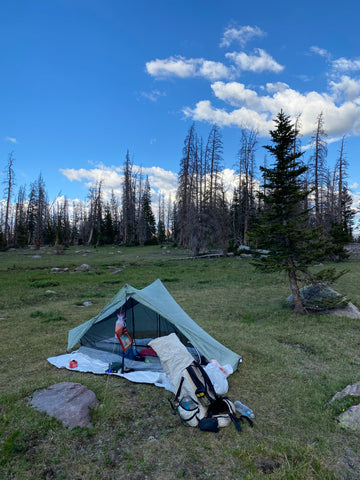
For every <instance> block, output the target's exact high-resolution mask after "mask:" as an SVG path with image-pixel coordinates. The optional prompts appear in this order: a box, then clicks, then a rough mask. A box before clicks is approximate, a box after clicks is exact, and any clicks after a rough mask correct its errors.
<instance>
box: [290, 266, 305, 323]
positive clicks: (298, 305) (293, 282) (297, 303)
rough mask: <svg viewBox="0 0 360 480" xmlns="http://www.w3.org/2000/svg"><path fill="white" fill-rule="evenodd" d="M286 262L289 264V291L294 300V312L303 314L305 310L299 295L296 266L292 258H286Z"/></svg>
mask: <svg viewBox="0 0 360 480" xmlns="http://www.w3.org/2000/svg"><path fill="white" fill-rule="evenodd" d="M287 263H288V266H289V270H288V276H289V283H290V288H291V293H292V296H293V301H294V313H298V314H304V313H306V311H305V308H304V305H303V301H302V299H301V296H300V290H299V285H298V283H297V278H296V268H295V265H294V262H293V260H292V258H288V261H287Z"/></svg>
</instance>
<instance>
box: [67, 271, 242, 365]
mask: <svg viewBox="0 0 360 480" xmlns="http://www.w3.org/2000/svg"><path fill="white" fill-rule="evenodd" d="M118 314H124V315H125V317H126V326H127V329H128V332H129V335H130V337H131V339H132V340H133V342H134V344H133V346H132V347H131V348H130V349H129V350H128V351H127V352H126V353H125V354H123V350H122V348H121V345H120V342H119V340H118V338H117V337H116V335H115V326H116V321H117V318H118ZM170 333H176V334H177V336H178V337H179V339H180V340H181V342H182V343H183V344H184V345H185V346H186V347H187V348H188V350H189V351H190V353H192V355H193V356H194V359H195V360H196V361H198V362H199V363H203V364H204V363H205V364H206V363H208V362H210V361H211V360H216V361H217V362H218V363H219V364H220V365H230V366H231V367H232V369H233V370H234V371H235V370H236V369H237V367H238V364H239V362H240V361H241V357H240V355H238V354H236V353H234V352H232V351H231V350H229V349H228V348H226V347H225V346H224V345H222V344H221V343H220V342H218V341H217V340H215V339H214V338H213V337H212V336H211V335H209V334H208V333H206V332H205V331H204V330H203V329H202V328H201V327H199V325H197V323H196V322H195V321H194V320H192V319H191V318H190V317H189V315H187V314H186V313H185V312H184V310H183V309H182V308H181V307H180V306H179V305H178V304H177V303H176V301H175V300H174V299H173V297H172V296H171V295H170V293H169V292H168V290H167V289H166V288H165V287H164V285H163V284H162V282H161V281H160V280H159V279H158V280H156V281H155V282H153V283H152V284H150V285H148V286H147V287H145V288H143V289H141V290H138V289H136V288H134V287H132V286H131V285H128V284H126V285H124V287H123V288H122V289H121V290H120V291H119V292H118V293H117V294H116V295H115V296H114V297H113V298H112V300H111V301H110V302H109V304H108V305H106V307H105V308H104V309H103V310H102V311H101V312H100V313H99V314H98V315H97V316H96V317H94V318H92V319H90V320H88V321H87V322H85V323H83V324H81V325H79V326H78V327H76V328H74V329H72V330H70V331H69V333H68V349H67V350H68V352H70V351H71V350H72V349H73V348H74V347H75V346H76V345H77V344H80V346H81V347H80V350H81V349H83V351H86V352H87V354H88V353H89V352H90V351H92V352H94V357H97V358H100V357H101V358H107V359H108V358H109V355H110V358H111V359H112V362H114V361H118V360H120V359H121V358H122V357H123V356H125V367H126V368H127V369H132V370H159V369H161V364H160V362H159V361H158V360H157V357H155V356H154V355H153V353H155V352H151V349H149V347H148V343H149V342H150V341H151V340H152V339H154V338H158V337H161V336H166V335H169V334H170ZM106 354H107V356H106ZM104 373H105V372H104Z"/></svg>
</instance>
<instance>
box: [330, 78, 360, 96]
mask: <svg viewBox="0 0 360 480" xmlns="http://www.w3.org/2000/svg"><path fill="white" fill-rule="evenodd" d="M330 88H331V89H332V91H333V92H334V95H335V96H336V97H337V98H344V99H345V100H350V101H354V100H356V99H357V98H358V97H359V94H360V80H359V79H354V78H350V77H349V76H347V75H343V76H342V77H341V78H340V80H339V81H338V82H335V81H331V82H330Z"/></svg>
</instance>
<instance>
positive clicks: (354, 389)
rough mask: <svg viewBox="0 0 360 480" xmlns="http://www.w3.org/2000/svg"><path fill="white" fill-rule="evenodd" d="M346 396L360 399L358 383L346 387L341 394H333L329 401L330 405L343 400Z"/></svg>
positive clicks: (359, 385)
mask: <svg viewBox="0 0 360 480" xmlns="http://www.w3.org/2000/svg"><path fill="white" fill-rule="evenodd" d="M348 395H352V396H353V397H360V381H359V382H356V383H353V384H352V385H347V386H346V387H345V388H344V389H343V390H341V392H337V393H335V395H334V396H333V398H332V399H331V400H330V403H331V402H333V401H334V400H339V399H341V398H345V397H347V396H348Z"/></svg>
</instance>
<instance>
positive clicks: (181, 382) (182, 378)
mask: <svg viewBox="0 0 360 480" xmlns="http://www.w3.org/2000/svg"><path fill="white" fill-rule="evenodd" d="M183 383H184V377H181V380H180V383H179V388H178V389H177V392H176V395H175V401H176V402H177V400H178V398H179V396H180V392H181V387H182V386H183Z"/></svg>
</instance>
